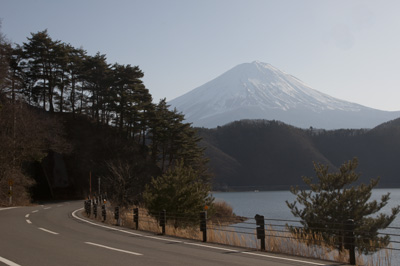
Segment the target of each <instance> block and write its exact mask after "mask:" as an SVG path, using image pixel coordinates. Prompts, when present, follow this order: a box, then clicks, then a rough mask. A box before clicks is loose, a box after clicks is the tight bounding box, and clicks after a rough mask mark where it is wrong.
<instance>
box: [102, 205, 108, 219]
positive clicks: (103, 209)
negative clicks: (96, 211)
mask: <svg viewBox="0 0 400 266" xmlns="http://www.w3.org/2000/svg"><path fill="white" fill-rule="evenodd" d="M101 216H103V222H105V221H106V218H107V212H106V204H103V205H101Z"/></svg>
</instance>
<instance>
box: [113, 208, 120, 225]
mask: <svg viewBox="0 0 400 266" xmlns="http://www.w3.org/2000/svg"><path fill="white" fill-rule="evenodd" d="M114 218H115V220H117V226H120V219H119V207H115V209H114Z"/></svg>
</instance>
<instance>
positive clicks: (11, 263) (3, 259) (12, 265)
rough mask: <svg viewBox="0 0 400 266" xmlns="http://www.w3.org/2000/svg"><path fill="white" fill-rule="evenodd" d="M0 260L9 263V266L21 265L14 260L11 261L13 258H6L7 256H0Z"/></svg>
mask: <svg viewBox="0 0 400 266" xmlns="http://www.w3.org/2000/svg"><path fill="white" fill-rule="evenodd" d="M0 262H2V263H4V264H6V265H8V266H21V265H19V264H17V263H15V262H13V261H11V260H8V259H6V258H3V257H0Z"/></svg>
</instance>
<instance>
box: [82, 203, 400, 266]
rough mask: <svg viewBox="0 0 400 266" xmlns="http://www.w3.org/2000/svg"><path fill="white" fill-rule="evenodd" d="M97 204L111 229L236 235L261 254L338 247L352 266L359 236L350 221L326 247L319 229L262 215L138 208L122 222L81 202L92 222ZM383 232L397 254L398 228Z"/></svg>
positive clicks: (118, 213) (117, 216) (399, 245)
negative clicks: (283, 246)
mask: <svg viewBox="0 0 400 266" xmlns="http://www.w3.org/2000/svg"><path fill="white" fill-rule="evenodd" d="M99 204H101V209H102V221H103V222H105V221H106V220H107V212H108V213H111V215H110V216H109V217H113V216H112V214H114V217H113V218H114V220H115V225H118V226H119V225H121V224H122V223H123V224H125V225H126V224H131V227H132V228H134V229H136V230H139V229H141V230H146V231H152V230H151V229H149V228H157V230H159V231H158V233H159V234H162V235H165V234H166V232H167V230H166V228H167V225H169V226H171V227H172V228H175V229H177V228H191V229H193V230H196V231H198V232H199V233H200V234H201V238H200V240H202V241H203V242H208V241H209V239H208V234H207V233H208V232H212V234H213V235H215V233H216V232H220V235H221V234H228V235H229V234H236V235H237V238H238V237H242V238H243V239H246V241H247V243H250V242H252V241H251V240H255V245H254V244H253V245H252V244H248V245H246V246H247V247H249V248H257V249H259V250H263V251H280V252H284V251H281V250H276V249H277V248H275V247H274V243H273V242H272V240H274V241H276V239H281V241H294V242H297V243H298V245H299V246H300V247H302V248H307V249H310V248H311V249H314V251H313V252H315V250H318V249H321V248H322V247H324V246H327V247H328V246H332V245H338V244H341V245H343V247H344V248H345V249H346V250H348V254H349V255H348V256H349V259H348V261H349V263H350V264H351V265H355V264H356V254H355V246H356V245H355V237H354V235H355V233H360V232H356V231H354V222H353V221H352V220H347V221H344V222H343V223H342V224H340V226H342V227H343V230H342V233H343V235H342V238H341V241H340V243H338V242H334V241H331V242H330V243H328V242H327V241H326V240H324V239H323V238H322V237H320V236H318V235H316V234H315V233H313V232H312V231H313V229H314V230H318V229H319V230H321V229H322V228H309V229H310V230H305V229H304V227H303V226H302V225H301V222H300V221H299V220H282V219H268V218H265V217H264V216H263V215H259V214H256V215H255V216H254V217H241V218H242V220H244V221H240V222H238V220H237V219H236V220H232V221H230V220H229V218H230V217H219V218H220V220H222V221H223V222H218V221H213V220H212V219H211V218H210V217H207V211H202V212H199V213H198V216H193V215H187V214H183V213H167V212H166V211H165V210H163V211H161V212H159V213H149V212H147V211H146V210H143V209H139V208H134V209H130V210H128V212H127V210H124V212H125V214H124V219H122V217H121V210H120V208H119V207H118V206H117V207H114V209H112V208H111V207H110V204H109V206H108V207H107V206H106V202H105V201H104V202H101V201H100V200H98V199H96V200H87V201H85V204H84V207H85V212H86V214H87V216H88V217H91V216H94V218H97V209H98V206H99ZM97 219H98V218H97ZM129 220H130V221H129ZM144 224H147V227H146V226H144ZM149 224H151V226H148V225H149ZM128 227H129V226H128ZM330 227H332V228H334V227H335V226H334V225H333V224H332V225H331V226H328V228H323V230H325V232H327V233H329V231H330V230H332V231H333V230H337V229H330ZM153 231H154V230H153ZM387 231H388V232H381V233H380V235H382V236H389V237H393V238H394V239H391V240H390V245H389V246H386V247H380V248H381V249H386V250H390V251H400V234H399V233H397V232H400V228H399V227H388V228H387ZM271 239H272V240H271ZM214 240H215V236H214V237H213V239H212V240H211V242H214ZM266 240H268V243H266ZM246 241H245V242H246ZM336 241H337V239H336ZM253 243H254V241H253ZM228 244H229V243H228ZM231 244H233V243H231ZM370 248H371V249H374V248H376V246H372V245H371V246H370ZM296 253H299V252H296ZM300 253H301V252H300ZM311 253H312V252H311ZM297 255H301V254H297ZM304 255H306V254H304Z"/></svg>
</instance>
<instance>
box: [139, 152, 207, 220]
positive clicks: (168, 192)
mask: <svg viewBox="0 0 400 266" xmlns="http://www.w3.org/2000/svg"><path fill="white" fill-rule="evenodd" d="M210 189H211V185H210V184H209V183H207V182H204V180H202V178H201V176H200V175H199V173H198V172H197V171H195V170H194V169H193V168H192V167H190V166H185V165H184V162H183V160H181V161H180V162H179V163H178V164H177V165H176V166H175V167H173V168H170V169H169V170H168V171H167V172H166V173H164V174H163V175H162V176H160V177H158V178H153V179H152V181H151V183H150V184H149V185H147V186H146V190H145V192H144V194H143V198H144V201H145V204H146V207H147V209H148V210H149V211H150V213H151V214H152V215H153V216H155V217H157V216H158V214H159V212H160V211H162V210H166V212H167V216H168V217H170V218H172V219H173V220H174V225H175V227H179V226H181V225H183V224H188V223H189V224H190V223H196V221H197V218H198V216H199V212H201V211H203V210H204V206H205V205H207V206H209V205H211V204H212V202H213V200H214V199H213V197H211V196H210V195H209V191H210ZM182 218H183V219H182Z"/></svg>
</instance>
